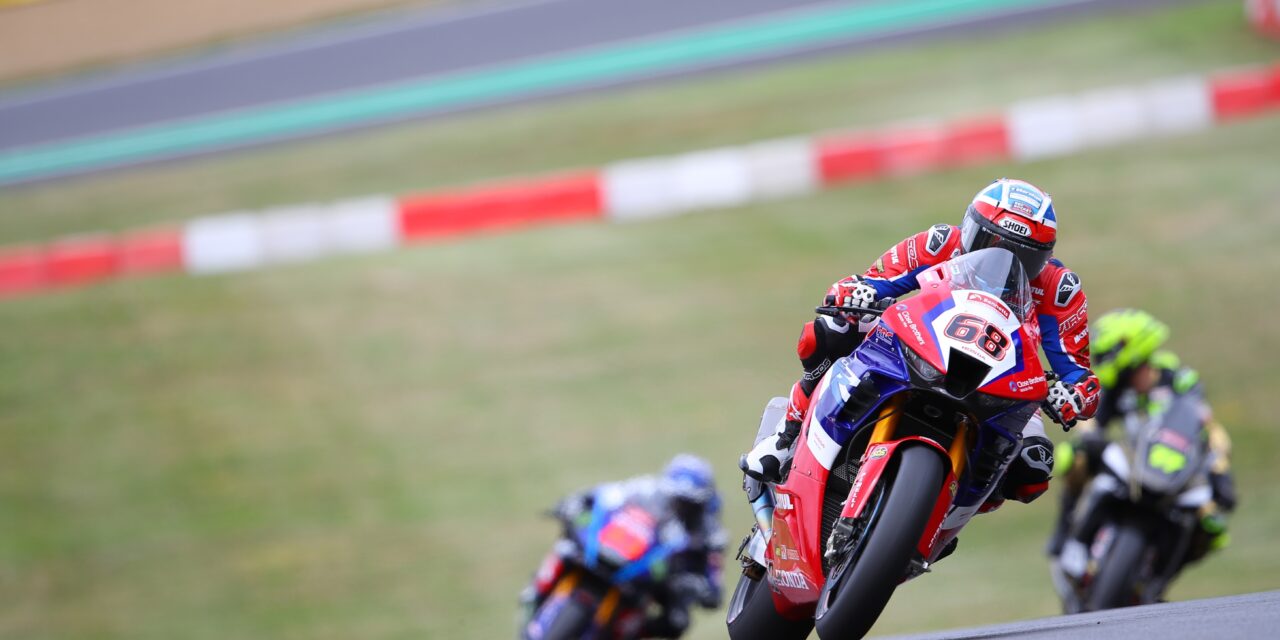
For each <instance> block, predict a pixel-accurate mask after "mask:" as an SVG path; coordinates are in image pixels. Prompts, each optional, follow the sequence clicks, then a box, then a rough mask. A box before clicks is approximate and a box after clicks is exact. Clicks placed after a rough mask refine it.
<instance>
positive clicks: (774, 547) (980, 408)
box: [728, 248, 1048, 640]
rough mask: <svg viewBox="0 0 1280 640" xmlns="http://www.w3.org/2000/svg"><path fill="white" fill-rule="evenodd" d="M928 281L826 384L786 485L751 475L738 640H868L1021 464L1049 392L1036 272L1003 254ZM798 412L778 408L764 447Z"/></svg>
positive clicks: (817, 393) (735, 626)
mask: <svg viewBox="0 0 1280 640" xmlns="http://www.w3.org/2000/svg"><path fill="white" fill-rule="evenodd" d="M917 279H918V281H919V283H920V292H919V293H918V294H917V295H914V296H912V297H910V298H906V299H904V300H901V301H898V302H896V303H892V304H891V305H890V306H889V307H888V308H887V309H885V310H883V313H882V315H881V318H880V321H879V323H878V324H877V325H876V326H875V327H874V328H873V329H872V330H871V331H870V332H869V333H868V334H867V336H866V338H865V339H864V340H863V342H862V344H861V345H859V347H858V348H857V349H856V350H855V351H854V353H853V354H852V355H850V356H848V357H845V358H841V359H839V360H837V361H836V362H835V363H834V364H833V365H832V366H831V368H830V369H829V370H828V371H827V373H826V374H825V376H823V378H822V380H821V381H820V382H819V384H818V386H817V388H816V389H815V390H814V393H813V402H812V404H811V406H810V409H809V411H808V413H807V415H806V416H805V418H804V423H803V427H802V431H801V434H800V437H799V438H798V440H797V443H796V447H797V450H796V453H795V456H794V458H793V460H792V462H791V465H790V467H789V469H787V470H784V478H783V481H782V482H781V483H779V484H777V485H773V484H764V483H760V482H757V481H755V480H752V479H750V478H747V479H746V482H745V485H744V487H745V489H746V490H747V493H748V498H749V500H750V501H751V504H752V506H753V508H754V510H755V516H756V518H755V525H754V526H753V528H752V531H751V533H750V535H748V536H747V539H746V540H744V541H743V546H742V548H741V549H740V551H739V556H738V557H739V559H740V560H741V562H742V565H743V575H742V577H741V578H740V579H739V581H738V585H737V588H736V589H735V591H734V594H733V596H732V598H731V599H730V602H729V612H728V626H729V635H730V637H731V638H732V639H733V640H750V639H761V640H763V639H766V638H768V639H770V640H787V639H793V638H794V639H798V638H804V637H807V636H808V634H809V633H810V631H812V630H813V629H814V628H815V626H816V629H817V632H818V635H819V637H822V638H858V637H862V636H863V635H865V634H866V633H867V632H868V631H869V630H870V629H871V627H872V625H873V624H874V623H875V621H876V619H877V618H878V617H879V615H880V613H881V611H882V610H883V609H884V607H885V605H886V604H887V603H888V601H889V597H890V596H891V595H892V594H893V592H894V590H895V589H896V588H897V586H898V585H899V584H900V583H902V582H904V581H906V580H910V579H913V578H915V577H918V576H920V575H921V574H923V573H925V572H927V571H928V570H929V566H930V564H931V563H933V562H935V561H937V560H938V559H940V557H941V556H943V555H945V554H947V553H949V552H950V551H951V550H952V549H954V545H953V541H954V540H955V539H956V536H957V535H958V534H959V532H960V530H961V529H962V528H963V527H964V526H965V524H966V523H968V521H969V519H970V518H971V517H972V516H973V515H974V514H975V513H977V512H978V511H979V509H980V508H981V506H982V505H983V503H984V502H985V501H986V500H987V498H988V497H990V496H992V495H993V494H995V493H996V492H997V490H998V489H999V487H1000V484H1001V482H1002V479H1003V477H1004V474H1005V471H1006V470H1007V469H1008V467H1009V464H1010V463H1011V462H1012V461H1013V459H1014V457H1015V455H1016V454H1017V451H1018V449H1019V446H1020V442H1021V438H1022V429H1023V428H1024V427H1025V425H1026V424H1027V421H1028V420H1029V419H1030V418H1031V417H1032V416H1033V415H1034V414H1035V412H1036V411H1037V410H1038V409H1039V408H1040V406H1041V403H1042V402H1043V401H1044V399H1045V397H1046V395H1047V393H1048V384H1047V381H1046V377H1045V371H1044V369H1043V368H1042V367H1041V364H1040V360H1039V352H1038V345H1039V343H1040V335H1039V328H1038V325H1037V320H1036V318H1035V316H1034V313H1033V309H1034V304H1033V301H1032V297H1031V289H1030V284H1029V281H1028V278H1027V276H1026V274H1025V272H1024V271H1023V269H1022V266H1021V264H1020V263H1019V261H1018V260H1017V258H1015V257H1014V255H1013V254H1012V253H1010V252H1008V251H1006V250H1004V249H1000V248H989V249H983V250H980V251H975V252H972V253H969V254H966V255H963V256H960V257H957V258H955V259H952V260H950V261H947V262H944V263H942V264H940V265H937V266H935V267H932V268H930V269H929V270H927V271H924V272H923V273H921V274H920V275H919V276H918V277H917ZM818 312H819V313H827V314H833V313H854V314H859V313H879V311H877V310H872V309H862V308H848V307H820V308H819V309H818ZM785 404H786V401H785V399H782V398H775V399H774V401H772V402H771V403H770V405H769V407H768V408H767V409H766V411H765V415H764V418H763V420H762V423H761V429H760V437H761V438H762V437H764V436H766V435H768V434H770V433H773V432H774V431H775V429H776V426H775V425H776V424H778V420H779V419H780V418H781V414H782V412H783V411H784V410H785ZM757 441H758V440H757Z"/></svg>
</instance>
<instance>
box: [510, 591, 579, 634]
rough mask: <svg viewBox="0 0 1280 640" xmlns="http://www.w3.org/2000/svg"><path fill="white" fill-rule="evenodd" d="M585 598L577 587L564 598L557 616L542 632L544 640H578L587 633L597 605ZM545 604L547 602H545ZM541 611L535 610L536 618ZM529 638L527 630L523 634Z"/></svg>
mask: <svg viewBox="0 0 1280 640" xmlns="http://www.w3.org/2000/svg"><path fill="white" fill-rule="evenodd" d="M584 600H586V599H585V598H583V597H581V596H580V594H579V590H577V589H575V590H574V592H573V593H570V594H569V596H568V597H567V598H565V599H564V604H563V605H562V606H561V607H560V610H559V611H557V612H556V614H555V618H553V619H552V620H551V622H550V623H548V624H547V627H546V629H547V630H546V632H545V633H543V634H542V638H543V640H578V638H581V637H582V634H584V633H586V631H587V627H589V626H590V625H591V619H592V617H593V616H594V615H595V607H593V606H591V604H590V603H588V602H585V601H584ZM544 606H545V603H544ZM540 613H541V612H540V611H537V612H534V618H535V619H537V617H538V615H539V614H540ZM523 637H525V638H528V637H529V635H528V631H527V630H526V633H525V635H524V636H523Z"/></svg>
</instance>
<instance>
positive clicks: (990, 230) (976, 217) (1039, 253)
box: [960, 205, 1053, 279]
mask: <svg viewBox="0 0 1280 640" xmlns="http://www.w3.org/2000/svg"><path fill="white" fill-rule="evenodd" d="M960 246H962V247H964V252H965V253H971V252H973V251H977V250H978V249H986V248H988V247H1000V248H1001V249H1005V250H1007V251H1010V252H1012V253H1013V255H1015V256H1017V257H1018V261H1019V262H1021V263H1022V268H1023V269H1025V270H1026V272H1027V276H1028V277H1030V278H1032V279H1034V278H1035V277H1036V276H1038V275H1040V272H1041V271H1042V270H1043V269H1044V265H1045V264H1046V263H1047V262H1049V256H1052V255H1053V245H1052V244H1048V245H1046V244H1041V243H1039V242H1035V241H1033V240H1031V239H1029V238H1028V239H1018V238H1011V237H1009V236H1008V235H1004V233H1002V231H1001V229H1000V227H997V226H996V225H994V224H992V223H991V221H989V220H987V219H986V218H984V217H982V215H981V214H979V213H978V212H977V211H975V210H974V209H973V206H972V205H970V206H969V210H968V211H965V214H964V222H963V223H962V224H961V225H960Z"/></svg>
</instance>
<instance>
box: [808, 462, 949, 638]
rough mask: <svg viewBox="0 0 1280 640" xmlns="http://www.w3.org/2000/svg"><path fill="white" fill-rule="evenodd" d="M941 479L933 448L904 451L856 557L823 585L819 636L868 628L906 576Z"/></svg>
mask: <svg viewBox="0 0 1280 640" xmlns="http://www.w3.org/2000/svg"><path fill="white" fill-rule="evenodd" d="M945 478H946V466H945V463H944V462H943V460H942V457H941V456H940V455H939V454H938V453H937V452H935V451H933V450H932V449H929V448H926V447H922V446H912V447H908V448H906V449H904V450H903V451H902V453H901V454H900V455H899V459H898V471H897V474H896V475H895V476H894V477H893V479H892V484H891V485H889V486H886V487H885V490H886V491H887V495H886V496H885V497H884V498H883V500H884V502H883V503H882V506H881V508H880V510H879V512H878V514H877V515H876V516H874V518H875V519H874V520H873V521H872V522H870V523H869V524H868V525H867V527H868V528H867V533H866V534H864V535H865V536H866V539H865V540H864V541H863V543H862V545H861V551H860V552H859V555H858V557H857V558H853V559H852V560H853V564H852V566H847V565H844V563H839V564H837V565H836V566H835V567H834V568H833V569H832V572H831V575H830V576H829V577H828V579H827V582H826V584H825V585H823V588H822V594H821V595H820V596H819V601H820V602H825V603H829V606H827V607H826V608H825V609H824V608H823V607H822V606H821V605H820V606H819V610H818V612H817V629H818V637H820V638H861V637H862V636H864V635H866V633H867V632H868V631H870V630H871V626H872V625H873V624H875V621H876V618H878V617H880V612H881V611H883V610H884V607H885V605H886V604H888V602H889V597H890V596H892V595H893V591H894V589H897V587H898V583H899V582H901V580H902V578H903V576H904V575H906V572H907V566H908V564H909V563H910V562H911V558H912V556H913V555H914V554H915V550H916V543H917V542H919V541H920V537H921V536H922V535H924V528H925V526H926V525H928V523H929V516H930V515H932V513H933V506H934V502H935V501H936V500H937V499H938V492H939V491H941V490H942V482H943V480H944V479H945Z"/></svg>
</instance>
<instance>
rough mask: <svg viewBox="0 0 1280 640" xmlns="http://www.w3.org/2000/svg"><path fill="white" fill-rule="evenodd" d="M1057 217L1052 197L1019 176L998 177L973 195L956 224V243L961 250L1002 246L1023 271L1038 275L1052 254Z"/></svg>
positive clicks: (1056, 233)
mask: <svg viewBox="0 0 1280 640" xmlns="http://www.w3.org/2000/svg"><path fill="white" fill-rule="evenodd" d="M1057 237H1058V218H1057V216H1056V215H1055V214H1054V211H1053V198H1051V197H1050V196H1049V194H1047V193H1045V192H1044V191H1041V190H1040V189H1039V188H1038V187H1036V186H1035V185H1033V184H1031V183H1029V182H1023V181H1022V180H1011V179H1009V178H1000V179H999V180H996V181H995V182H992V183H991V184H989V185H987V186H986V187H984V188H983V189H982V190H981V191H979V192H978V194H977V195H975V196H974V197H973V202H971V203H969V208H968V209H966V210H965V212H964V221H963V222H962V223H961V224H960V246H961V247H962V248H963V250H964V252H965V253H969V252H970V251H977V250H978V249H986V248H987V247H1002V248H1004V249H1008V250H1009V251H1011V252H1013V254H1014V255H1015V256H1017V257H1018V260H1019V261H1020V262H1021V263H1022V267H1023V269H1025V270H1026V272H1027V278H1029V279H1034V278H1035V277H1036V276H1038V275H1040V271H1041V270H1042V269H1044V265H1045V263H1047V262H1048V261H1049V257H1050V256H1051V255H1053V243H1054V242H1055V241H1056V240H1057Z"/></svg>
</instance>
